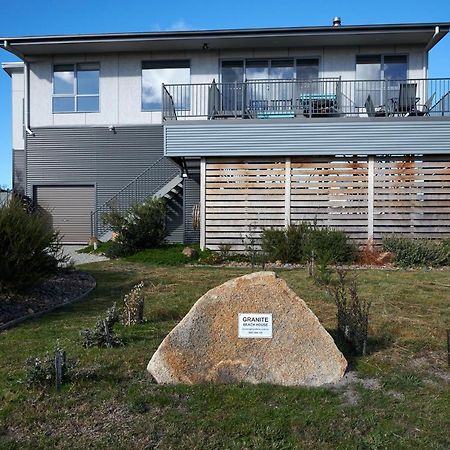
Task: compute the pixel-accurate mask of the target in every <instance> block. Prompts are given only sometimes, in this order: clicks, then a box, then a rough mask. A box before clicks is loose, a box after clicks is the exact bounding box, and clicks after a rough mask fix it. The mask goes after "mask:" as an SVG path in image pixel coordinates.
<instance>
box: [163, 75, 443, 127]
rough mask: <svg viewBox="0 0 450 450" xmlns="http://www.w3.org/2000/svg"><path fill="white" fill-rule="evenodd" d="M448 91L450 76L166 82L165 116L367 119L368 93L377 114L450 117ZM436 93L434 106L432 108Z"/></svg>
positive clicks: (188, 117) (164, 91) (165, 118)
mask: <svg viewBox="0 0 450 450" xmlns="http://www.w3.org/2000/svg"><path fill="white" fill-rule="evenodd" d="M402 85H405V86H406V85H411V86H410V87H411V88H413V89H414V90H415V96H414V99H413V96H412V95H411V98H410V99H405V97H404V96H405V95H407V94H405V92H407V90H406V89H404V90H403V93H402V92H401V91H402V89H401V86H402ZM410 92H412V91H411V89H410ZM449 93H450V78H410V79H397V80H387V79H377V80H367V79H361V80H348V79H342V78H340V77H330V78H316V79H309V80H308V79H293V80H264V79H257V80H246V81H242V82H232V83H228V82H225V83H216V82H215V81H212V82H211V83H190V84H181V83H177V84H164V85H163V101H162V103H163V120H169V119H174V118H175V119H176V120H183V119H190V118H205V119H207V120H214V119H226V118H234V119H254V118H273V117H277V116H278V117H309V118H312V117H318V116H321V117H336V116H341V117H342V116H343V117H347V116H365V117H367V108H366V103H367V100H368V98H369V96H370V99H371V101H372V102H373V103H374V107H375V110H376V114H377V115H385V116H394V115H404V114H403V112H404V111H406V112H407V113H408V112H410V113H414V114H415V115H450V104H447V103H448V102H447V98H448V94H449ZM433 94H434V105H433V107H429V106H431V105H429V103H430V99H431V97H432V95H433ZM400 96H402V98H401V99H400V98H399V97H400ZM405 101H406V107H405V104H404V103H405ZM402 102H403V106H402V107H401V108H399V106H398V104H401V103H402ZM424 105H425V106H426V108H424V107H423V106H424ZM416 106H417V107H416ZM425 112H426V114H422V113H425ZM381 113H382V114H381Z"/></svg>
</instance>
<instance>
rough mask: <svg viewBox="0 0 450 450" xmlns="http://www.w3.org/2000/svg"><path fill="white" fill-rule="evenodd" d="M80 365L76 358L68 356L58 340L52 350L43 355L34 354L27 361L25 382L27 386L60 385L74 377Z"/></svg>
mask: <svg viewBox="0 0 450 450" xmlns="http://www.w3.org/2000/svg"><path fill="white" fill-rule="evenodd" d="M77 366H78V361H77V360H76V359H70V358H67V357H66V352H65V350H64V349H63V348H62V347H61V346H60V344H59V342H58V341H57V342H56V344H55V348H54V350H53V351H52V352H47V353H46V354H45V355H44V356H43V357H38V356H34V357H31V358H28V359H27V360H26V362H25V378H24V380H23V381H24V383H25V384H26V385H27V386H32V385H39V386H50V385H56V387H57V388H58V389H59V387H60V385H61V384H62V383H64V382H65V381H68V380H70V379H71V378H73V376H74V374H75V369H76V367H77Z"/></svg>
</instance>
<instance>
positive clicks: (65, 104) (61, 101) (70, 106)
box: [53, 97, 75, 113]
mask: <svg viewBox="0 0 450 450" xmlns="http://www.w3.org/2000/svg"><path fill="white" fill-rule="evenodd" d="M74 111H75V98H74V97H53V112H56V113H58V112H74Z"/></svg>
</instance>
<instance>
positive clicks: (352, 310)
mask: <svg viewBox="0 0 450 450" xmlns="http://www.w3.org/2000/svg"><path fill="white" fill-rule="evenodd" d="M337 274H338V279H337V282H336V283H335V284H334V285H331V286H330V289H331V291H332V293H333V296H334V300H335V303H336V307H337V328H338V333H339V335H340V337H342V338H343V339H345V340H346V341H348V342H349V343H350V344H351V345H352V346H353V348H354V349H355V351H356V352H357V353H358V354H361V355H365V354H366V349H367V336H368V328H369V309H370V302H368V301H365V300H361V299H360V297H359V295H358V286H357V284H356V279H355V278H351V279H350V280H349V282H347V280H346V278H347V275H348V272H346V271H345V270H343V269H338V270H337Z"/></svg>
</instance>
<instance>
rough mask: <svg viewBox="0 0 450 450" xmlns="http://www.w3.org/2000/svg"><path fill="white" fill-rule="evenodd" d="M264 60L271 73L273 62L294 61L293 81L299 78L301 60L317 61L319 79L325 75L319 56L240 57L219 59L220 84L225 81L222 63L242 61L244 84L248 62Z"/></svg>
mask: <svg viewBox="0 0 450 450" xmlns="http://www.w3.org/2000/svg"><path fill="white" fill-rule="evenodd" d="M263 59H267V60H268V61H269V65H268V69H269V72H270V69H271V67H272V61H286V60H288V59H292V62H293V65H292V67H293V70H294V78H293V79H292V81H295V80H297V79H298V78H297V60H299V59H314V60H317V61H318V68H319V79H320V78H321V75H322V74H323V68H322V58H321V56H319V55H305V56H303V55H293V56H284V57H283V56H277V57H275V58H271V57H270V56H268V57H264V56H261V57H258V58H239V57H235V58H233V57H229V58H220V59H219V80H220V82H221V83H223V80H222V63H223V62H224V61H242V63H243V69H244V78H243V80H242V81H240V82H241V83H243V82H245V81H246V78H245V72H246V70H247V61H260V60H263ZM268 80H269V81H270V80H272V78H268ZM275 81H277V80H275ZM278 81H282V80H278Z"/></svg>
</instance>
